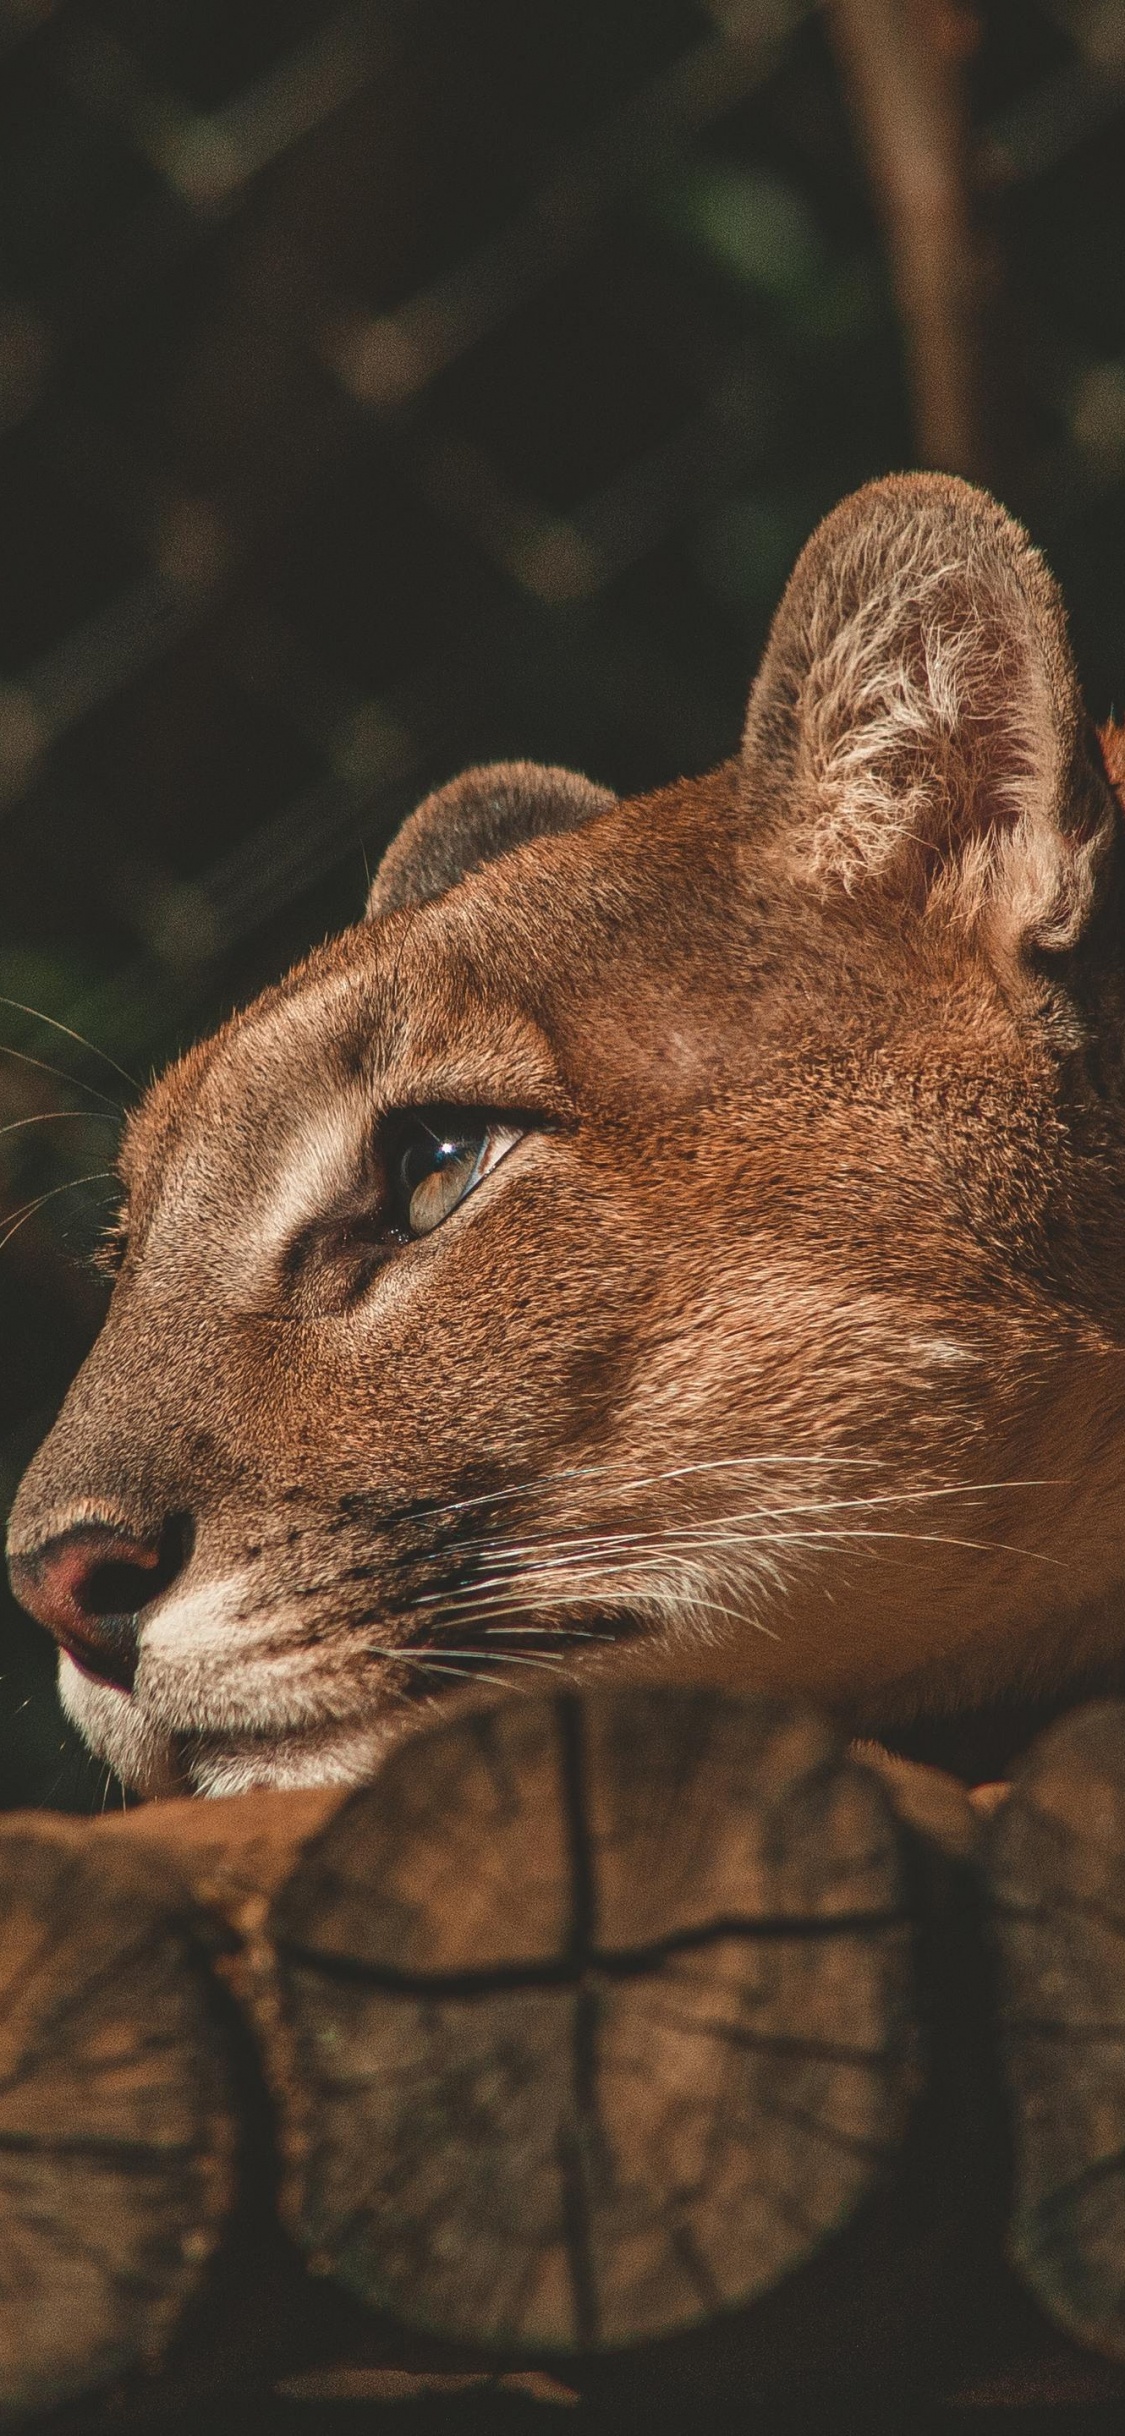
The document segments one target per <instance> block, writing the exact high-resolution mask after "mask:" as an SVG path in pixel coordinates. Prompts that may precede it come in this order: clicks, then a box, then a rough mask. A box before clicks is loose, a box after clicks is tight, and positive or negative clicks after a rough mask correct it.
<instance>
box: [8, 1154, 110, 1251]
mask: <svg viewBox="0 0 1125 2436" xmlns="http://www.w3.org/2000/svg"><path fill="white" fill-rule="evenodd" d="M103 1182H107V1183H110V1184H112V1182H113V1170H112V1168H109V1167H99V1168H97V1169H96V1170H95V1172H94V1174H93V1175H92V1176H71V1177H69V1178H68V1180H67V1182H66V1183H65V1184H53V1185H52V1187H51V1190H50V1192H49V1193H40V1194H39V1197H38V1199H37V1200H35V1201H29V1202H25V1203H24V1206H23V1208H22V1209H20V1210H17V1211H16V1212H15V1213H14V1218H13V1223H12V1225H11V1226H8V1227H6V1228H5V1231H4V1233H3V1234H2V1235H0V1252H2V1251H3V1249H4V1246H5V1244H7V1243H10V1242H11V1240H12V1237H13V1235H18V1234H19V1231H20V1228H21V1226H26V1225H27V1222H28V1219H29V1218H34V1216H35V1213H36V1211H37V1210H41V1209H42V1208H43V1206H44V1203H45V1202H48V1201H57V1199H58V1197H59V1194H60V1193H76V1192H77V1190H78V1187H79V1185H80V1184H101V1183H103Z"/></svg>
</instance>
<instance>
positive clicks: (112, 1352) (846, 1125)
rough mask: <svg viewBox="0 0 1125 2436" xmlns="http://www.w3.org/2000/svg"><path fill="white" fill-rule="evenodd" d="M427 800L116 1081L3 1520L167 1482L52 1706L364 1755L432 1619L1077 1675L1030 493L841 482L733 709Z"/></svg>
mask: <svg viewBox="0 0 1125 2436" xmlns="http://www.w3.org/2000/svg"><path fill="white" fill-rule="evenodd" d="M1106 756H1107V764H1108V767H1109V770H1110V774H1111V776H1112V778H1113V780H1114V782H1115V784H1116V783H1118V782H1119V781H1120V778H1121V775H1122V771H1123V769H1125V747H1123V746H1122V743H1121V741H1120V739H1119V738H1117V737H1111V738H1109V739H1108V740H1107V743H1106ZM434 800H435V801H436V802H437V804H438V805H439V813H437V814H435V810H434V804H433V803H431V804H430V805H429V806H426V807H423V810H422V813H421V814H420V815H416V816H415V818H416V820H417V822H418V824H419V825H418V827H417V829H416V830H415V829H413V828H412V827H408V829H407V830H406V831H405V832H404V833H403V838H402V840H401V842H400V844H399V845H398V846H397V847H396V848H395V849H394V860H393V862H389V863H388V865H387V866H384V870H385V872H386V873H387V874H388V877H387V879H386V881H385V882H384V889H383V897H382V899H380V894H379V890H380V882H379V881H377V882H376V892H375V905H374V915H375V917H376V918H373V919H372V920H371V921H369V922H367V923H364V924H361V925H359V926H358V927H357V928H356V929H355V930H353V931H350V932H347V933H346V934H345V935H344V936H343V937H342V938H340V939H338V940H334V941H331V942H329V944H328V945H327V946H325V947H323V948H321V949H319V950H318V951H317V952H316V953H315V954H314V955H313V956H311V957H310V958H309V959H308V960H307V962H306V963H305V964H304V965H302V966H300V967H299V968H298V969H297V971H296V972H294V973H292V974H290V975H289V976H288V978H287V979H286V980H285V981H284V982H282V983H281V984H280V986H279V987H278V988H277V989H275V990H273V991H270V992H267V993H266V995H265V996H264V997H263V998H261V999H259V1000H258V1001H257V1003H256V1004H255V1005H254V1006H252V1007H251V1008H249V1009H248V1010H247V1011H246V1012H245V1013H244V1014H241V1015H238V1016H236V1017H235V1018H234V1019H233V1020H232V1021H231V1022H230V1023H229V1024H228V1025H226V1026H225V1027H224V1029H223V1030H222V1031H221V1032H220V1033H218V1034H217V1035H216V1037H215V1038H214V1039H213V1040H212V1041H209V1042H207V1043H204V1044H203V1045H202V1046H201V1047H200V1048H198V1049H196V1050H194V1051H192V1052H191V1054H190V1055H189V1056H188V1057H187V1058H186V1059H184V1060H183V1061H182V1063H181V1064H180V1065H179V1066H177V1067H176V1068H174V1069H173V1071H172V1072H171V1073H170V1074H169V1075H167V1076H165V1078H164V1079H163V1080H162V1081H161V1082H160V1083H158V1084H157V1085H156V1087H155V1088H154V1090H153V1091H152V1092H150V1094H149V1095H148V1097H147V1099H146V1100H145V1102H144V1103H143V1105H142V1107H141V1109H140V1110H139V1112H138V1114H137V1115H136V1117H135V1118H134V1119H133V1121H132V1123H131V1125H130V1128H129V1133H128V1138H127V1142H126V1146H125V1153H124V1161H123V1172H124V1177H125V1182H126V1187H127V1192H128V1200H129V1252H128V1257H127V1259H126V1261H125V1265H124V1268H123V1270H122V1273H121V1276H120V1279H119V1282H118V1284H117V1287H116V1290H115V1293H114V1297H113V1302H112V1305H111V1309H110V1313H109V1317H108V1320H107V1322H106V1326H105V1329H104V1331H103V1334H102V1336H101V1338H100V1339H99V1342H98V1344H97V1346H96V1347H95V1349H94V1351H93V1353H92V1355H91V1356H90V1359H89V1362H88V1363H87V1365H86V1367H85V1369H84V1371H83V1372H82V1374H81V1375H80V1378H79V1380H78V1381H77V1382H76V1385H75V1387H74V1389H73V1390H72V1392H71V1395H70V1397H69V1399H68V1401H67V1404H66V1406H65V1407H64V1410H63V1413H62V1415H61V1417H60V1420H59V1422H58V1423H57V1424H56V1427H55V1429H54V1431H53V1432H52V1434H51V1437H50V1438H49V1439H48V1441H47V1443H46V1445H45V1447H44V1448H43V1449H42V1450H41V1452H40V1454H39V1456H38V1457H37V1458H36V1461H35V1463H34V1464H33V1466H32V1467H31V1470H30V1472H29V1474H28V1476H27V1479H26V1480H25V1483H24V1485H23V1488H22V1490H21V1493H20V1497H19V1500H18V1502H17V1506H16V1510H15V1513H14V1515H13V1520H12V1526H11V1539H10V1544H11V1547H12V1550H13V1552H14V1555H15V1558H16V1560H17V1561H18V1562H19V1561H22V1562H23V1563H24V1565H25V1566H27V1565H30V1564H31V1563H32V1562H33V1561H34V1560H35V1559H36V1555H37V1552H38V1551H40V1550H41V1549H42V1547H43V1545H44V1543H45V1542H46V1541H48V1540H49V1539H51V1538H52V1537H53V1536H54V1535H57V1534H61V1533H66V1532H68V1531H70V1530H72V1529H73V1528H74V1527H75V1526H76V1525H77V1524H79V1523H81V1522H82V1521H83V1520H87V1521H89V1520H95V1521H96V1520H101V1521H109V1522H114V1523H116V1524H118V1525H119V1526H120V1527H121V1528H122V1529H123V1530H128V1531H129V1532H130V1533H131V1534H132V1535H133V1536H134V1537H139V1538H144V1537H146V1536H147V1537H150V1538H151V1537H152V1536H153V1535H155V1536H157V1537H158V1536H159V1533H160V1530H161V1527H162V1525H163V1524H164V1522H165V1519H166V1518H167V1517H168V1516H180V1517H187V1518H188V1532H189V1538H190V1553H189V1554H188V1556H187V1561H186V1564H185V1567H184V1570H183V1572H182V1573H181V1575H180V1577H179V1578H178V1580H176V1581H174V1582H172V1583H171V1585H170V1586H169V1587H166V1588H164V1589H163V1590H162V1592H161V1594H160V1596H158V1597H157V1598H156V1599H155V1600H154V1601H153V1602H152V1604H151V1605H150V1606H149V1607H147V1608H146V1609H145V1610H144V1611H143V1612H142V1615H141V1617H140V1627H141V1652H142V1654H141V1660H140V1665H139V1669H138V1672H137V1677H136V1684H135V1688H134V1690H133V1691H132V1693H128V1692H123V1691H120V1690H118V1689H116V1688H115V1687H113V1686H109V1685H95V1684H93V1683H92V1682H91V1681H90V1680H89V1679H88V1678H86V1677H84V1676H81V1675H79V1673H78V1672H77V1671H76V1669H75V1668H74V1667H73V1666H72V1665H71V1664H70V1662H69V1660H66V1661H64V1665H63V1677H64V1690H65V1696H66V1699H67V1703H68V1706H69V1707H70V1709H71V1711H72V1714H74V1715H75V1716H76V1717H77V1718H78V1720H79V1722H80V1723H81V1724H82V1726H83V1728H84V1730H85V1731H86V1732H87V1733H88V1735H89V1737H90V1739H91V1741H92V1742H93V1743H94V1745H95V1747H96V1748H97V1749H99V1750H100V1751H102V1752H103V1753H104V1754H105V1756H106V1757H108V1758H109V1759H111V1760H112V1761H113V1762H114V1764H115V1765H117V1766H118V1767H120V1768H121V1769H122V1771H123V1773H124V1774H125V1775H126V1777H127V1778H128V1779H129V1780H130V1781H131V1782H134V1783H136V1784H139V1785H141V1786H142V1787H146V1786H147V1787H148V1788H150V1789H152V1788H157V1787H161V1786H168V1785H170V1784H172V1783H181V1782H186V1783H188V1784H190V1785H193V1786H195V1787H197V1788H200V1789H203V1790H211V1791H227V1790H233V1789H236V1788H237V1787H240V1786H244V1785H247V1784H252V1783H261V1782H269V1781H273V1782H291V1783H296V1782H313V1781H317V1780H319V1779H327V1778H343V1779H351V1778H354V1777H356V1776H359V1775H361V1774H362V1773H363V1772H364V1771H365V1770H366V1769H367V1768H369V1767H370V1766H371V1765H372V1764H373V1762H374V1760H375V1759H376V1758H377V1756H378V1753H379V1751H380V1750H381V1749H382V1748H383V1747H385V1745H386V1743H387V1742H388V1741H390V1740H391V1739H393V1738H394V1737H395V1736H397V1735H398V1734H400V1733H402V1732H405V1731H408V1730H410V1728H411V1727H412V1726H413V1725H414V1724H415V1723H416V1722H417V1721H418V1719H419V1718H420V1717H421V1716H423V1715H425V1714H426V1713H427V1709H428V1707H429V1705H430V1704H431V1703H432V1701H433V1700H434V1699H436V1698H438V1697H440V1696H441V1695H442V1692H443V1690H446V1689H448V1687H449V1686H450V1685H451V1684H452V1685H454V1686H455V1685H456V1684H457V1683H459V1682H460V1680H461V1676H460V1673H458V1672H457V1671H456V1670H458V1669H462V1670H463V1671H464V1672H465V1673H468V1674H470V1675H472V1676H474V1677H475V1678H478V1679H479V1678H481V1677H483V1678H484V1679H485V1680H489V1681H491V1680H494V1679H496V1680H510V1681H513V1682H517V1683H518V1682H523V1681H526V1682H528V1683H529V1684H530V1683H534V1682H538V1681H541V1680H542V1679H543V1676H542V1673H541V1671H540V1670H541V1669H543V1668H548V1669H550V1670H552V1673H553V1674H554V1675H555V1676H557V1677H558V1678H559V1679H561V1680H569V1679H571V1677H581V1676H583V1675H586V1674H590V1673H596V1672H599V1671H600V1672H602V1673H614V1674H620V1673H634V1674H636V1675H637V1676H638V1677H639V1676H641V1675H645V1676H648V1677H659V1676H672V1677H687V1678H690V1679H697V1678H707V1679H716V1680H729V1681H733V1682H736V1683H739V1684H744V1685H750V1686H755V1687H761V1688H762V1689H769V1690H777V1689H786V1690H800V1691H807V1692H813V1693H815V1694H817V1695H819V1696H821V1697H822V1698H825V1699H828V1700H830V1701H833V1702H838V1703H840V1704H841V1705H842V1706H843V1707H845V1708H846V1709H847V1710H848V1711H849V1712H850V1713H851V1714H852V1716H853V1717H854V1718H855V1719H856V1720H857V1721H858V1722H860V1723H861V1724H862V1725H863V1726H864V1727H865V1728H866V1729H867V1730H870V1731H876V1732H879V1731H893V1730H894V1729H895V1728H896V1727H900V1726H902V1725H904V1724H905V1723H907V1722H908V1721H909V1720H911V1719H912V1718H915V1717H917V1716H919V1715H920V1714H924V1713H936V1712H940V1711H943V1710H958V1709H964V1708H967V1707H969V1706H970V1705H972V1704H975V1703H980V1702H982V1701H985V1700H988V1699H991V1698H994V1697H1003V1696H1009V1695H1017V1694H1019V1695H1028V1696H1038V1695H1039V1694H1041V1693H1043V1692H1046V1691H1050V1690H1051V1689H1053V1688H1054V1687H1057V1686H1061V1685H1065V1684H1067V1683H1075V1682H1078V1681H1079V1680H1086V1679H1095V1678H1098V1679H1100V1678H1101V1677H1103V1676H1107V1675H1109V1674H1111V1673H1112V1672H1113V1671H1114V1670H1115V1669H1116V1668H1117V1666H1118V1665H1119V1662H1120V1660H1121V1657H1122V1653H1123V1650H1125V1605H1123V1599H1125V1257H1123V1255H1125V1082H1123V1075H1122V1061H1121V1041H1122V1017H1123V1011H1125V1010H1123V996H1125V990H1123V983H1125V950H1123V942H1122V929H1121V907H1122V895H1121V842H1120V815H1119V809H1118V804H1117V801H1116V798H1115V795H1114V792H1113V789H1112V788H1111V785H1110V783H1109V781H1108V779H1107V776H1106V770H1105V768H1104V767H1103V766H1102V761H1101V757H1100V756H1099V754H1098V752H1097V748H1096V747H1095V746H1094V745H1092V743H1091V741H1090V738H1089V735H1088V731H1087V729H1086V725H1085V721H1084V717H1083V714H1082V710H1081V705H1080V702H1079V698H1078V693H1077V687H1076V683H1075V679H1074V675H1073V669H1072V665H1071V661H1070V656H1069V651H1068V647H1067V643H1066V637H1065V630H1064V626H1063V621H1062V613H1061V610H1060V609H1059V606H1058V601H1057V596H1056V594H1055V592H1054V588H1053V586H1052V584H1051V581H1050V578H1049V577H1048V576H1047V574H1046V571H1045V569H1044V568H1043V566H1042V563H1041V561H1040V560H1039V559H1038V558H1037V557H1036V556H1035V554H1034V553H1033V552H1032V550H1031V548H1030V545H1029V544H1028V542H1027V540H1026V537H1025V536H1024V535H1023V534H1022V533H1021V532H1020V531H1019V529H1018V528H1017V527H1016V526H1014V525H1013V524H1012V523H1011V522H1010V520H1009V519H1007V518H1006V517H1005V516H1004V515H1003V513H1002V511H1001V510H1000V509H998V508H997V507H996V506H995V505H994V503H993V502H991V501H989V500H986V499H984V498H983V497H982V496H981V495H980V494H979V493H975V492H971V491H968V490H967V489H966V488H965V487H964V486H963V485H960V484H956V483H952V482H947V481H943V480H941V479H939V478H936V477H924V476H918V477H908V478H903V479H901V480H899V481H893V482H889V483H884V484H877V485H874V486H872V487H871V488H870V489H869V490H868V491H866V492H861V493H859V494H858V495H857V496H856V498H854V499H852V500H850V501H848V502H846V503H845V504H844V506H843V507H842V508H841V509H839V510H838V511H837V512H836V515H835V516H834V517H832V518H830V519H829V520H828V523H827V524H826V525H825V526H824V527H822V528H821V531H820V533H819V534H817V535H816V536H814V538H813V541H812V542H811V543H810V545H809V548H808V551H807V552H806V553H805V556H804V558H803V560H802V561H801V564H800V566H799V567H798V569H797V572H796V574H795V576H794V578H793V582H792V584H791V586H790V589H789V592H788V594H787V595H786V599H785V601H784V602H783V604H782V607H781V609H780V611H779V614H778V619H777V622H776V625H775V629H774V634H773V636H772V638H771V642H770V646H769V649H768V651H767V654H766V659H765V662H764V664H763V669H762V672H761V675H760V676H759V679H758V682H757V684H756V686H755V689H754V692H753V695H752V697H751V706H750V713H749V719H748V726H747V738H746V745H745V750H744V754H743V756H742V758H741V759H740V761H738V762H737V763H732V764H731V765H729V766H728V767H727V768H725V769H723V770H720V771H718V772H716V773H714V774H713V775H712V776H710V777H708V778H706V779H701V780H694V781H684V782H682V783H681V784H679V785H677V786H675V787H672V788H669V789H668V790H667V791H666V792H664V793H663V794H660V795H657V796H653V797H650V798H648V799H645V800H638V801H633V802H627V803H621V804H616V803H614V802H613V800H612V799H611V798H608V797H606V796H605V795H604V794H603V793H601V792H600V791H599V790H594V789H590V788H587V787H586V786H585V784H584V782H580V781H575V780H569V779H567V780H566V781H565V783H563V782H561V781H560V780H559V779H558V776H557V774H553V773H539V774H537V773H535V772H534V771H528V769H527V768H526V766H525V765H518V767H517V769H516V770H515V771H514V772H500V773H485V774H483V776H475V777H470V778H469V779H467V780H465V781H463V782H459V786H458V788H457V789H455V790H453V791H452V792H451V793H450V794H449V795H448V796H443V797H442V798H439V799H434ZM446 820H448V821H449V822H450V823H451V824H452V826H451V828H450V831H449V841H446V840H445V838H444V833H443V832H442V828H441V824H442V823H443V822H445V821H446ZM458 824H463V835H462V832H461V829H459V827H458ZM459 835H462V843H461V847H460V849H458V848H457V837H458V836H459ZM446 842H450V843H451V851H450V853H449V854H448V855H447V854H446V852H445V844H446ZM423 849H424V852H423ZM435 857H436V859H435ZM459 872H463V873H464V876H462V877H458V873H459ZM412 874H413V877H412ZM435 875H436V876H435ZM439 887H440V888H441V889H442V890H443V891H444V893H436V890H437V889H438V888H439ZM388 903H393V907H394V910H390V911H386V910H383V907H384V906H385V905H386V904H388ZM446 1101H454V1102H458V1103H461V1102H466V1103H469V1104H476V1105H480V1106H483V1107H489V1108H495V1109H500V1110H507V1111H518V1112H521V1113H522V1117H523V1121H524V1123H525V1125H526V1131H525V1134H524V1138H523V1139H522V1141H521V1142H520V1143H519V1146H518V1147H517V1148H516V1149H515V1150H514V1151H512V1152H511V1153H510V1155H509V1156H508V1157H507V1158H505V1159H504V1160H503V1161H502V1163H501V1164H500V1165H499V1166H498V1167H497V1168H496V1170H495V1171H494V1173H493V1174H492V1175H491V1176H490V1177H489V1178H488V1179H487V1181H486V1182H485V1183H484V1184H482V1185H481V1186H480V1187H479V1188H478V1190H477V1191H476V1192H474V1193H473V1194H472V1195H471V1196H470V1198H469V1199H468V1200H467V1201H466V1202H465V1203H464V1204H463V1205H462V1206H461V1207H460V1208H459V1209H457V1210H456V1211H455V1212H454V1214H453V1215H452V1216H451V1217H449V1218H447V1219H446V1221H445V1223H444V1224H443V1225H442V1226H441V1227H440V1228H439V1229H438V1230H437V1232H436V1233H434V1234H433V1235H430V1236H427V1237H425V1238H423V1239H422V1240H420V1241H418V1242H415V1243H410V1244H406V1245H404V1246H402V1247H401V1248H400V1249H398V1250H397V1251H395V1252H394V1253H393V1254H392V1255H391V1256H390V1257H388V1258H386V1259H385V1260H381V1261H380V1262H378V1263H376V1264H375V1265H373V1266H372V1267H371V1268H370V1273H368V1271H367V1270H365V1269H364V1268H363V1265H362V1260H361V1258H360V1254H359V1253H358V1252H357V1250H356V1228H357V1225H358V1226H359V1229H360V1235H362V1224H363V1223H365V1222H366V1221H367V1220H368V1219H369V1217H370V1213H371V1211H372V1210H373V1209H374V1208H375V1207H376V1205H377V1202H378V1193H379V1189H380V1187H379V1176H378V1162H377V1158H376V1156H375V1148H374V1146H375V1145H376V1143H377V1141H378V1139H379V1127H380V1122H381V1119H382V1117H383V1115H384V1113H385V1112H386V1111H387V1110H388V1109H394V1108H400V1107H403V1106H409V1105H417V1104H420V1103H436V1102H446ZM588 1636H589V1637H588ZM450 1653H459V1654H457V1655H451V1654H450Z"/></svg>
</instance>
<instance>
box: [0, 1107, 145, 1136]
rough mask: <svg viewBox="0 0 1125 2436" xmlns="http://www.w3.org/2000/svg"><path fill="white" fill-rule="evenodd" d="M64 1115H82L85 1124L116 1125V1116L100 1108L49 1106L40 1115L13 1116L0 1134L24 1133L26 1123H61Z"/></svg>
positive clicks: (1, 1129) (0, 1126)
mask: <svg viewBox="0 0 1125 2436" xmlns="http://www.w3.org/2000/svg"><path fill="white" fill-rule="evenodd" d="M64 1117H72V1118H73V1117H80V1118H81V1121H82V1123H83V1124H84V1125H116V1123H117V1118H116V1116H110V1115H109V1114H108V1113H106V1114H105V1115H103V1113H102V1110H101V1109H100V1108H48V1109H47V1110H46V1111H45V1112H44V1113H43V1114H42V1115H40V1116H25V1117H13V1119H12V1122H11V1124H10V1125H0V1134H5V1133H22V1132H23V1129H24V1126H25V1125H59V1124H61V1123H62V1121H63V1118H64Z"/></svg>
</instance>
